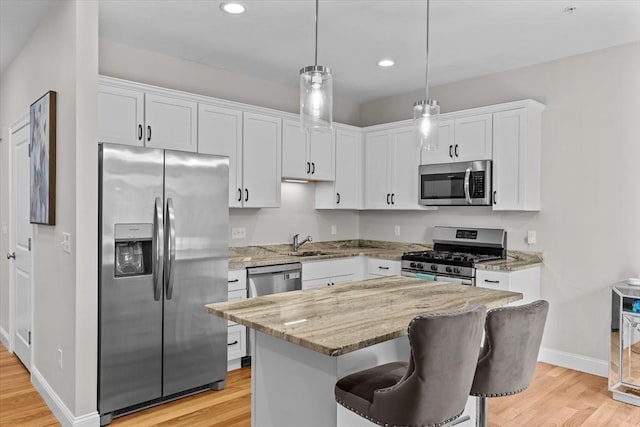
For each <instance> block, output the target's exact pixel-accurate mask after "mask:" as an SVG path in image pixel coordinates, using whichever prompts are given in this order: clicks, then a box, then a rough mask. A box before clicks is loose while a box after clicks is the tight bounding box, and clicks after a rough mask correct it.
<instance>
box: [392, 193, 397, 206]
mask: <svg viewBox="0 0 640 427" xmlns="http://www.w3.org/2000/svg"><path fill="white" fill-rule="evenodd" d="M395 198H396V193H391V204H392V205H395V204H396V200H395Z"/></svg>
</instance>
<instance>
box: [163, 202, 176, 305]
mask: <svg viewBox="0 0 640 427" xmlns="http://www.w3.org/2000/svg"><path fill="white" fill-rule="evenodd" d="M165 227H166V229H165V239H166V240H165V244H166V248H167V249H166V251H165V254H166V255H165V258H164V276H165V277H164V279H165V284H166V289H165V295H166V296H167V299H171V296H172V295H173V264H174V263H175V261H176V229H175V215H174V213H173V199H171V197H169V198H168V199H167V216H166V218H165Z"/></svg>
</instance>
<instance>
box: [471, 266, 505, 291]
mask: <svg viewBox="0 0 640 427" xmlns="http://www.w3.org/2000/svg"><path fill="white" fill-rule="evenodd" d="M509 279H510V275H509V273H505V272H501V271H489V270H476V286H478V287H479V288H490V289H497V290H500V291H508V290H509Z"/></svg>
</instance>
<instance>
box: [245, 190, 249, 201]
mask: <svg viewBox="0 0 640 427" xmlns="http://www.w3.org/2000/svg"><path fill="white" fill-rule="evenodd" d="M244 201H245V202H248V201H249V189H247V188H245V189H244Z"/></svg>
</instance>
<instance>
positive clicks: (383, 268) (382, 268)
mask: <svg viewBox="0 0 640 427" xmlns="http://www.w3.org/2000/svg"><path fill="white" fill-rule="evenodd" d="M378 268H379V269H380V270H388V269H389V267H383V266H381V265H379V266H378Z"/></svg>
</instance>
